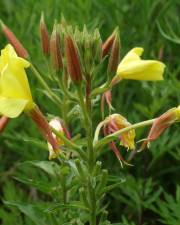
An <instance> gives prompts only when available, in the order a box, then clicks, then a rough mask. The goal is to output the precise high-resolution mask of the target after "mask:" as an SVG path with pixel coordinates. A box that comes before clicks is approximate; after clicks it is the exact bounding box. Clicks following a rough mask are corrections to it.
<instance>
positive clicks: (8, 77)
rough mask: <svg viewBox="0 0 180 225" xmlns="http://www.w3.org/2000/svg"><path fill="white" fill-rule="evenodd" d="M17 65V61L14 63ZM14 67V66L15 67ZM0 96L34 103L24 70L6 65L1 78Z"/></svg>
mask: <svg viewBox="0 0 180 225" xmlns="http://www.w3.org/2000/svg"><path fill="white" fill-rule="evenodd" d="M13 62H14V64H15V65H16V61H12V62H11V63H13ZM15 65H14V66H15ZM0 96H2V97H8V98H17V99H27V100H29V101H32V96H31V91H30V88H29V84H28V80H27V76H26V73H25V71H24V69H22V68H19V67H18V66H17V68H16V69H14V68H12V67H11V64H6V66H4V68H3V70H2V71H1V76H0Z"/></svg>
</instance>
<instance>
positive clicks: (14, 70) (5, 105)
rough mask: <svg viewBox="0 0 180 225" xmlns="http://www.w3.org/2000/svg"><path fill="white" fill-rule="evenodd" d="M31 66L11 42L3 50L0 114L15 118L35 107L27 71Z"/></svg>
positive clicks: (0, 65) (0, 61)
mask: <svg viewBox="0 0 180 225" xmlns="http://www.w3.org/2000/svg"><path fill="white" fill-rule="evenodd" d="M29 66H30V63H29V62H28V61H26V60H25V59H23V58H20V57H18V56H17V54H16V52H15V50H14V48H13V47H12V46H11V45H10V44H8V45H7V46H6V47H5V48H4V49H3V50H2V51H1V56H0V74H1V76H0V114H2V115H5V116H7V117H10V118H15V117H17V116H19V115H20V114H21V113H22V111H24V110H25V111H30V110H32V109H33V108H34V107H35V104H34V103H33V100H32V96H31V91H30V88H29V84H28V80H27V76H26V72H25V68H27V67H29Z"/></svg>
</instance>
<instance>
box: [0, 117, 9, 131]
mask: <svg viewBox="0 0 180 225" xmlns="http://www.w3.org/2000/svg"><path fill="white" fill-rule="evenodd" d="M8 121H9V118H8V117H6V116H2V117H1V118H0V133H2V132H3V130H4V128H5V127H6V125H7V123H8Z"/></svg>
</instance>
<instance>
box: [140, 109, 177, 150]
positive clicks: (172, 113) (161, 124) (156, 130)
mask: <svg viewBox="0 0 180 225" xmlns="http://www.w3.org/2000/svg"><path fill="white" fill-rule="evenodd" d="M175 122H180V105H179V106H178V107H177V108H172V109H170V110H168V111H167V112H165V113H164V114H162V115H161V116H159V117H158V118H156V119H155V121H154V123H153V125H152V127H151V129H150V131H149V134H148V137H147V139H146V140H145V141H144V142H143V144H142V146H141V150H143V149H144V148H145V147H146V145H149V143H150V142H152V141H154V140H156V139H157V138H158V137H159V136H160V135H161V134H162V133H163V132H164V131H165V130H166V129H167V128H168V127H170V126H171V125H172V124H173V123H175Z"/></svg>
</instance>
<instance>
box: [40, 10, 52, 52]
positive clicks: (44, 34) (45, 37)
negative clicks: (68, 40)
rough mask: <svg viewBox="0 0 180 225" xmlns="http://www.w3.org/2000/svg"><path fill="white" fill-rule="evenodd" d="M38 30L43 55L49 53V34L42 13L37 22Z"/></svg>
mask: <svg viewBox="0 0 180 225" xmlns="http://www.w3.org/2000/svg"><path fill="white" fill-rule="evenodd" d="M39 30H40V37H41V45H42V51H43V53H44V55H49V49H50V47H49V34H48V30H47V26H46V24H45V21H44V14H43V13H42V15H41V19H40V24H39Z"/></svg>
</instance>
